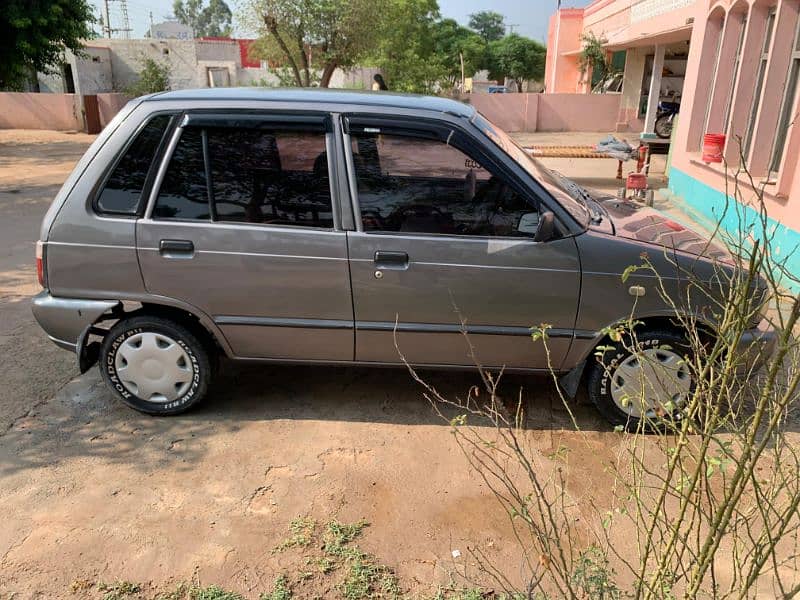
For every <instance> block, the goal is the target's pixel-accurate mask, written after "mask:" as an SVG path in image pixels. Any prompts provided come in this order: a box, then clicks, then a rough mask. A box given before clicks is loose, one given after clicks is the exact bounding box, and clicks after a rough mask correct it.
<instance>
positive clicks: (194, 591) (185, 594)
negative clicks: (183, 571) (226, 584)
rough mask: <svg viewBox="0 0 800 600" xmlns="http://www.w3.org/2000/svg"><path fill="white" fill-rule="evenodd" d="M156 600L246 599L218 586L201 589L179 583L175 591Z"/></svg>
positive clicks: (157, 597)
mask: <svg viewBox="0 0 800 600" xmlns="http://www.w3.org/2000/svg"><path fill="white" fill-rule="evenodd" d="M156 600H244V597H243V596H242V595H241V594H237V593H236V592H229V591H226V590H224V589H222V588H221V587H218V586H216V585H211V586H208V587H201V586H199V585H197V584H193V583H191V584H190V583H179V584H178V587H176V588H175V590H174V591H172V592H168V593H166V594H160V595H158V596H156Z"/></svg>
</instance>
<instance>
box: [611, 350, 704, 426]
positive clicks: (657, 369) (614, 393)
mask: <svg viewBox="0 0 800 600" xmlns="http://www.w3.org/2000/svg"><path fill="white" fill-rule="evenodd" d="M691 389H692V376H691V374H690V372H689V366H688V365H687V364H686V361H685V360H684V359H683V357H682V356H681V355H679V354H677V353H675V352H673V351H671V350H662V349H660V348H648V349H647V350H642V351H639V352H637V353H636V354H632V355H631V356H629V357H627V358H626V359H625V360H623V361H622V362H621V363H620V364H619V366H618V367H617V368H616V369H614V371H613V372H612V373H611V397H612V398H613V399H614V403H615V404H616V405H617V408H619V409H620V410H621V411H623V412H624V413H625V414H627V415H629V416H631V417H636V418H642V416H644V417H646V418H657V417H658V416H663V413H667V414H671V413H673V412H674V411H675V409H676V408H679V407H681V406H682V405H683V404H685V403H686V401H687V399H688V397H689V394H690V393H691ZM662 411H663V413H662V414H661V415H659V413H660V412H662Z"/></svg>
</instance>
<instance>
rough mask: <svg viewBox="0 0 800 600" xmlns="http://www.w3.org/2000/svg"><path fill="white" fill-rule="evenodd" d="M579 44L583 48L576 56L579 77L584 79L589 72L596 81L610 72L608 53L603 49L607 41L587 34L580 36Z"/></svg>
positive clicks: (592, 34) (590, 33)
mask: <svg viewBox="0 0 800 600" xmlns="http://www.w3.org/2000/svg"><path fill="white" fill-rule="evenodd" d="M581 43H582V44H583V47H582V48H581V53H580V54H579V55H578V69H579V70H580V72H581V77H582V78H584V79H585V78H586V76H587V74H588V73H589V72H591V73H592V74H593V75H594V76H595V77H596V78H597V79H602V78H603V77H605V76H606V75H607V74H608V73H609V72H610V71H611V62H610V61H609V60H608V52H607V51H606V49H605V44H606V43H608V40H607V39H605V38H603V37H597V36H596V35H595V34H594V33H592V32H589V33H585V34H582V35H581Z"/></svg>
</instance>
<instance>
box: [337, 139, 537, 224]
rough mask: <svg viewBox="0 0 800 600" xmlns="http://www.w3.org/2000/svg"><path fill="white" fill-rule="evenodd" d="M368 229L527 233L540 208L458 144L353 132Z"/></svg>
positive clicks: (359, 196) (358, 181)
mask: <svg viewBox="0 0 800 600" xmlns="http://www.w3.org/2000/svg"><path fill="white" fill-rule="evenodd" d="M352 152H353V165H354V169H355V175H356V182H357V185H358V201H359V206H360V209H361V220H362V224H363V227H364V230H365V231H382V232H404V233H433V234H448V235H473V236H502V237H530V236H532V235H533V234H535V233H536V229H537V227H538V224H539V212H538V210H537V207H536V206H535V205H534V204H533V203H531V202H529V201H528V200H527V199H526V198H524V197H523V196H522V195H520V194H519V193H518V192H517V191H516V190H515V189H513V188H512V187H511V186H510V185H509V184H508V183H507V182H506V181H505V180H504V179H502V178H501V177H498V176H496V175H494V174H493V173H492V172H490V171H489V170H488V169H486V168H484V166H483V165H481V164H480V163H479V162H478V161H476V160H474V159H472V158H471V157H470V156H468V155H466V154H464V153H463V152H462V151H461V150H459V149H457V148H455V147H453V146H452V145H449V144H446V143H444V142H442V141H439V140H432V139H427V138H418V137H410V136H409V137H405V136H401V135H377V134H369V133H364V134H353V136H352Z"/></svg>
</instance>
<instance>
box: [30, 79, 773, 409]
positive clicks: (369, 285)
mask: <svg viewBox="0 0 800 600" xmlns="http://www.w3.org/2000/svg"><path fill="white" fill-rule="evenodd" d="M664 246H669V247H670V248H672V250H670V252H671V253H672V254H673V257H672V259H671V260H667V259H666V258H664V257H663V256H662V258H659V256H660V255H663V254H664V253H663V247H664ZM657 248H658V249H660V251H656V252H652V251H653V250H654V249H657ZM676 248H677V249H676ZM647 251H651V252H652V256H653V260H654V261H655V262H657V263H658V264H659V265H660V266H659V273H660V275H661V276H662V277H663V278H664V280H665V281H667V282H673V283H674V284H675V285H676V286H678V285H679V284H678V283H676V282H677V281H678V278H677V276H676V261H677V263H680V264H686V265H688V268H691V269H692V270H693V271H694V272H695V273H698V274H699V275H700V276H701V277H702V276H707V277H711V276H712V273H713V263H714V261H715V260H716V259H717V258H719V256H717V255H715V252H716V251H715V250H714V249H713V247H712V246H708V245H707V244H706V242H705V241H704V240H703V239H702V238H701V237H699V236H698V235H696V234H694V233H693V232H691V231H689V230H687V229H685V228H683V227H682V226H680V225H678V224H676V223H674V222H672V221H670V220H669V219H667V218H666V217H665V216H663V215H662V214H660V213H658V212H656V211H654V210H652V209H649V208H646V207H642V206H639V205H636V204H633V203H630V202H626V201H622V200H619V199H614V198H601V197H598V196H597V195H593V194H591V193H589V192H587V191H586V190H584V189H582V188H580V187H579V186H578V185H576V184H575V183H574V182H572V181H570V180H569V179H566V178H564V177H562V176H560V175H558V174H555V173H553V172H551V171H549V170H548V169H546V168H544V167H543V166H542V165H541V164H540V163H538V162H537V161H536V160H534V159H532V158H531V157H530V156H529V155H528V154H527V153H526V152H525V151H523V150H522V149H521V148H520V147H519V146H517V145H516V144H515V142H513V141H512V140H511V138H509V137H508V136H507V135H506V134H505V133H504V132H503V131H501V130H500V129H498V128H497V127H495V126H494V125H493V124H491V123H490V122H489V121H488V120H487V119H485V118H484V117H483V116H482V115H481V114H480V113H478V112H476V111H475V110H474V109H473V108H472V107H470V106H468V105H465V104H461V103H458V102H455V101H452V100H447V99H442V98H431V97H422V96H406V95H398V94H386V93H376V94H370V93H355V92H345V91H326V90H314V91H312V90H259V89H256V88H252V89H207V90H185V91H175V92H167V93H161V94H155V95H151V96H146V97H143V98H139V99H136V100H134V101H132V102H130V103H129V104H128V105H127V106H126V107H125V108H124V109H123V110H122V111H121V112H120V113H119V114H118V115H117V116H116V117H115V118H114V120H113V121H112V122H111V123H110V124H109V125H108V126H107V127H106V128H105V129H104V131H103V132H102V133H101V135H100V136H99V137H98V138H97V140H96V141H95V142H94V143H93V144H92V146H91V147H90V148H89V150H88V151H87V152H86V154H85V155H84V156H83V158H82V159H81V160H80V162H79V163H78V164H77V166H76V167H75V169H74V171H73V172H72V174H71V175H70V176H69V178H68V179H67V181H66V182H65V183H64V185H63V187H62V188H61V191H60V192H59V193H58V195H57V196H56V198H55V200H54V201H53V204H52V206H51V207H50V210H49V211H48V213H47V215H46V217H45V219H44V222H43V224H42V228H41V236H40V241H39V243H38V245H37V266H38V271H39V277H40V281H41V284H42V286H43V288H44V290H43V291H42V292H41V293H40V294H39V295H38V296H37V297H36V298H35V300H34V305H33V311H34V314H35V316H36V319H37V320H38V322H39V323H40V324H41V326H42V327H43V328H44V330H45V331H46V332H47V334H48V335H49V337H50V338H51V339H52V340H53V341H54V342H55V343H56V344H58V345H59V346H61V347H63V348H66V349H68V350H70V351H72V352H75V353H76V355H77V360H78V364H79V368H80V371H81V372H84V371H86V370H87V369H89V368H90V367H91V366H92V365H94V364H95V363H96V362H98V360H99V363H100V369H101V372H102V375H103V378H104V379H105V381H106V383H107V384H108V385H109V387H110V389H111V390H112V391H113V392H114V393H115V394H116V395H117V396H118V397H119V398H120V399H122V400H123V401H124V402H125V403H127V404H128V405H130V406H131V407H133V408H135V409H137V410H140V411H142V412H146V413H151V414H160V415H166V414H174V413H179V412H181V411H184V410H186V409H188V408H189V407H190V406H192V405H194V404H195V403H197V402H198V401H199V400H200V399H201V398H202V397H203V396H204V395H205V394H206V391H207V389H208V385H209V382H210V381H211V378H212V376H213V375H214V372H215V371H216V368H217V364H218V359H219V358H220V357H222V356H227V357H228V358H230V359H234V360H241V361H265V362H275V363H320V364H340V365H348V364H361V365H383V366H386V365H401V364H403V360H402V359H401V357H400V354H399V353H398V348H399V350H400V351H401V352H402V355H403V357H404V358H405V360H407V361H408V362H409V363H411V364H413V365H418V366H423V367H431V368H474V363H475V360H476V359H477V360H479V361H480V363H481V364H482V365H484V366H486V367H491V368H500V367H505V369H506V370H509V371H523V372H537V371H539V372H544V371H548V370H549V369H550V368H551V367H552V368H553V369H555V370H556V371H557V372H559V373H562V374H564V375H565V377H564V379H563V381H564V386H565V388H567V390H568V391H569V392H570V393H571V394H574V393H575V391H576V389H577V385H578V382H579V381H580V380H585V381H586V382H587V384H588V387H589V395H590V397H591V398H592V400H593V401H594V402H595V403H596V405H597V406H598V408H599V409H600V411H601V412H602V413H603V414H604V415H605V416H606V417H607V418H608V419H609V420H610V421H611V422H612V423H615V424H622V423H626V424H630V423H635V422H636V421H637V420H638V419H640V418H642V417H643V416H646V415H648V414H650V413H654V412H655V411H657V410H658V408H659V406H660V403H661V402H665V401H667V400H675V399H678V400H679V399H680V397H681V396H682V395H686V394H689V393H690V391H691V389H692V377H691V374H690V373H689V371H688V370H687V368H686V365H685V364H684V363H683V361H682V359H681V357H680V356H679V353H678V350H677V349H676V350H668V349H666V345H667V344H670V343H671V344H679V343H680V340H681V339H682V338H681V333H680V331H677V330H676V329H675V326H674V324H673V321H674V317H675V313H674V310H673V309H671V308H669V307H668V306H667V305H666V304H665V303H664V301H663V300H662V299H661V297H660V295H659V294H658V293H657V292H656V290H655V285H656V284H655V282H654V279H653V278H652V277H647V276H646V275H644V274H634V275H632V276H631V278H630V279H628V280H627V282H625V283H623V282H622V279H621V277H620V274H621V273H622V272H623V271H624V270H625V268H626V267H628V266H629V265H633V264H638V263H639V262H640V255H641V253H642V252H647ZM704 274H705V275H704ZM676 289H677V288H676ZM632 296H635V297H636V316H637V318H638V319H639V320H640V321H641V322H642V323H643V325H642V332H641V335H640V336H639V337H640V339H644V340H646V341H647V343H650V344H652V346H653V348H659V349H660V350H659V352H660V354H659V356H658V361H657V366H658V365H660V366H658V368H660V369H661V373H660V374H659V376H660V380H661V381H663V382H664V383H663V393H660V394H659V395H660V397H653V398H643V399H642V402H640V403H633V404H632V403H630V402H628V401H626V400H625V397H626V396H627V397H631V396H632V395H635V394H637V393H638V392H637V390H641V389H642V385H641V382H638V383H637V377H638V378H641V377H644V374H643V373H638V374H637V364H639V363H637V362H636V359H635V357H634V356H630V355H629V354H630V353H626V352H627V351H626V350H624V349H623V348H621V347H620V348H619V350H618V352H617V353H616V354H615V355H614V363H613V364H611V365H610V367H611V368H608V367H609V365H605V366H604V365H603V364H602V363H598V361H596V360H595V358H594V353H593V350H594V349H595V348H596V347H597V346H598V345H600V344H604V343H605V344H607V343H608V340H607V339H606V337H605V334H604V330H605V328H607V327H608V326H612V325H614V324H615V323H618V322H619V321H620V320H623V319H625V318H627V317H628V316H629V315H630V311H631V307H632V305H633V300H634V298H633V297H632ZM539 323H548V324H549V325H550V326H551V328H550V330H549V335H548V339H549V342H548V345H547V348H545V346H544V344H543V343H542V342H538V343H535V342H534V341H533V340H532V339H531V330H530V327H531V326H532V325H535V324H539ZM709 325H710V326H713V323H712V324H709ZM463 330H466V332H467V334H468V336H467V337H466V338H465V336H464V335H462V333H463ZM770 339H771V336H770V333H769V331H768V329H767V327H766V326H765V324H764V323H763V322H762V323H760V324H759V323H754V324H753V329H752V331H750V332H749V333H748V335H747V336H745V338H744V339H743V340H742V345H743V347H744V346H748V347H749V346H751V345H752V344H753V343H754V342H756V343H757V344H768V343H770ZM395 340H396V342H395ZM467 340H469V343H468V341H467ZM470 346H473V347H474V355H473V354H471V351H470ZM662 348H663V349H662ZM587 365H588V368H587ZM639 370H640V371H641V370H642V369H641V368H639Z"/></svg>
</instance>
